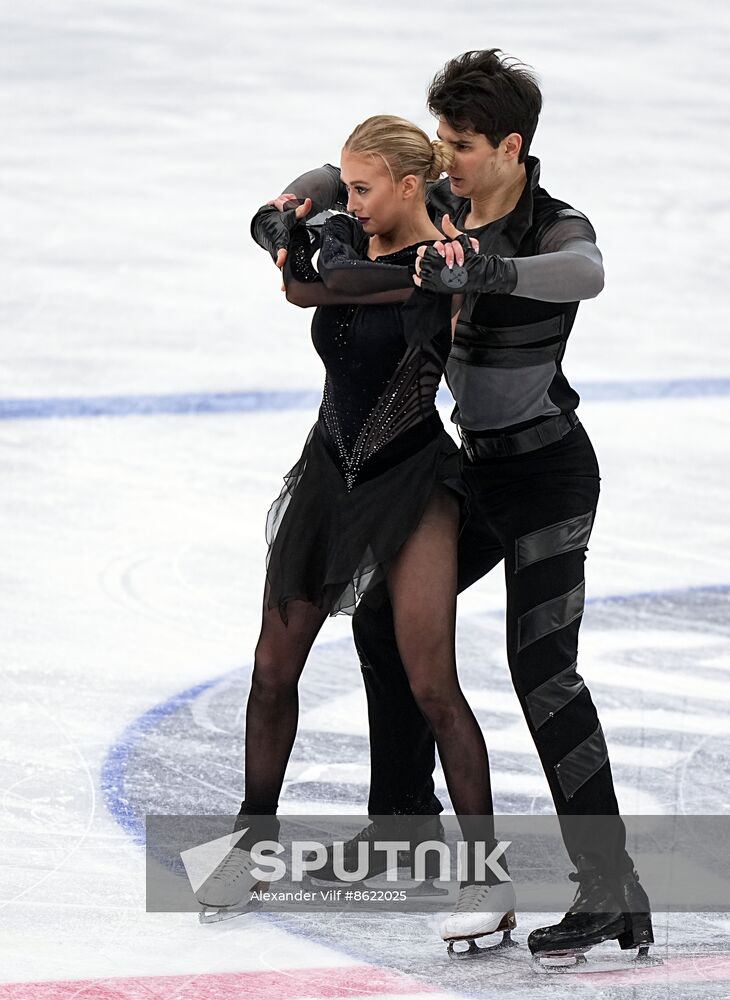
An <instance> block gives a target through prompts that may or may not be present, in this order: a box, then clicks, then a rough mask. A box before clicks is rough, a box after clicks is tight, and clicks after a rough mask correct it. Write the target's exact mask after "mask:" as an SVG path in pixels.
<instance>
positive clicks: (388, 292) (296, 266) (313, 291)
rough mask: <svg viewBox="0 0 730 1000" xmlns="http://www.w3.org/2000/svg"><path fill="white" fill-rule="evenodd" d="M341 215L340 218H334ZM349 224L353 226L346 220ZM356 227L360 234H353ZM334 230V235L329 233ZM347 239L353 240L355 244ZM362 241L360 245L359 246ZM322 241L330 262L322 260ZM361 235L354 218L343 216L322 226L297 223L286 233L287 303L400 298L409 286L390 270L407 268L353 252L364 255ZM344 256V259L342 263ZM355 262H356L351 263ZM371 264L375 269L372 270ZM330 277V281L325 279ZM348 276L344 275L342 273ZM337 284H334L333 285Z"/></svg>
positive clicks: (408, 292) (373, 301) (365, 302)
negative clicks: (288, 236)
mask: <svg viewBox="0 0 730 1000" xmlns="http://www.w3.org/2000/svg"><path fill="white" fill-rule="evenodd" d="M336 219H342V220H343V221H342V222H339V223H338V222H335V220H336ZM350 223H352V224H353V225H352V226H351V225H349V224H350ZM357 228H359V229H360V234H359V235H358V234H357ZM334 231H337V232H338V233H339V237H336V236H335V235H334ZM348 240H352V241H355V240H357V244H356V246H355V245H353V243H351V242H348ZM363 240H364V245H363ZM325 243H326V244H327V248H328V250H327V253H325V258H326V259H327V256H328V254H329V256H330V257H331V258H332V266H331V268H330V266H328V264H327V263H326V262H325V263H324V265H322V253H323V251H324V244H325ZM366 246H367V237H366V236H365V234H364V233H363V231H362V227H358V224H357V223H356V222H355V220H354V219H350V218H349V217H347V216H333V217H332V218H330V219H327V221H326V222H325V223H324V225H317V226H307V225H301V224H300V225H298V226H297V227H296V228H295V229H294V230H293V232H292V235H291V241H290V244H289V254H288V257H287V260H286V263H285V264H284V285H285V287H286V297H287V299H288V301H289V302H293V303H294V304H295V305H298V306H302V307H304V308H307V307H310V306H326V305H348V304H349V305H386V304H398V303H400V302H406V301H407V300H408V299H409V298H410V297H411V295H412V294H413V292H414V290H415V285H414V284H413V282H412V280H410V277H409V283H408V284H405V282H404V279H403V278H402V277H401V278H400V279H399V280H400V284H398V285H394V282H393V277H392V272H393V271H401V272H406V274H408V268H407V267H401V268H397V267H394V266H392V265H388V264H377V263H375V262H374V261H365V260H363V259H362V257H361V256H358V248H359V252H360V253H361V254H362V255H365V251H366ZM317 251H320V254H319V264H320V271H323V272H324V275H325V276H326V280H323V274H322V273H320V271H318V270H317V269H316V268H315V267H314V264H313V258H314V256H315V254H316V253H317ZM347 261H349V262H350V263H349V264H348V263H346V262H347ZM354 263H357V264H359V265H362V267H358V268H353V267H352V266H351V265H352V264H354ZM373 269H375V273H374V272H373ZM333 275H341V277H340V278H339V280H338V278H337V277H335V278H334V280H333V282H332V283H331V282H330V278H332V276H333ZM347 276H349V278H348V277H347ZM338 286H339V287H338Z"/></svg>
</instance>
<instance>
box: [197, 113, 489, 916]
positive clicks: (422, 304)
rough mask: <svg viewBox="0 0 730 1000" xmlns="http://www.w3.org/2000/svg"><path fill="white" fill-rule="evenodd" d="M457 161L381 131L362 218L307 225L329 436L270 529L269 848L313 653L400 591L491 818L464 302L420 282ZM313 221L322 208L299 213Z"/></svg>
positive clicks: (364, 162)
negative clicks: (455, 367) (458, 391)
mask: <svg viewBox="0 0 730 1000" xmlns="http://www.w3.org/2000/svg"><path fill="white" fill-rule="evenodd" d="M450 157H451V153H450V151H449V147H448V146H446V144H445V143H442V142H439V141H436V142H433V143H432V142H431V141H430V140H429V139H428V137H427V136H426V134H425V133H424V132H423V131H421V129H419V128H418V127H417V126H415V125H413V124H411V123H410V122H407V121H405V120H403V119H400V118H395V117H391V116H377V117H374V118H369V119H368V120H367V121H365V122H363V123H362V124H361V125H359V126H358V127H357V128H356V129H355V131H354V132H353V133H352V135H351V136H350V137H349V138H348V140H347V142H346V143H345V145H344V148H343V150H342V159H341V169H342V180H343V182H344V183H345V184H346V186H347V188H348V194H349V198H348V206H347V207H348V211H350V212H352V213H353V214H354V215H355V216H356V218H352V217H350V216H346V215H336V216H332V217H330V218H328V219H327V221H326V222H325V223H324V226H323V227H322V229H321V232H320V233H319V239H316V237H315V236H313V233H312V230H311V229H308V228H307V227H305V226H304V225H299V226H297V227H296V229H295V230H294V232H293V233H292V241H291V243H290V248H289V255H288V260H287V265H286V267H285V271H284V280H285V287H286V293H287V298H288V299H289V300H290V301H292V302H295V303H297V304H299V305H305V306H307V305H316V306H317V309H316V312H315V314H314V319H313V322H312V339H313V342H314V346H315V348H316V349H317V351H318V353H319V354H320V356H321V358H322V360H323V362H324V365H325V369H326V379H325V386H324V395H323V399H322V405H321V408H320V411H319V416H318V419H317V422H316V424H315V426H314V427H313V429H312V430H311V432H310V434H309V437H308V438H307V441H306V444H305V447H304V451H303V453H302V455H301V458H300V459H299V461H298V462H297V464H296V465H295V466H294V468H293V469H292V470H291V471H290V472H289V473H288V475H287V476H286V477H285V486H284V489H283V490H282V492H281V494H280V496H279V497H278V499H277V500H276V501H275V503H274V504H273V506H272V508H271V510H270V512H269V517H268V521H267V540H268V542H269V553H268V558H267V576H266V585H265V592H264V604H263V618H262V627H261V634H260V637H259V640H258V644H257V646H256V655H255V661H254V670H253V678H252V683H251V691H250V694H249V698H248V705H247V711H246V758H245V799H244V801H243V803H242V804H241V812H240V815H239V818H238V819H239V822H237V824H236V826H237V828H238V829H243V827H244V826H249V827H250V828H251V829H255V832H256V834H257V835H258V836H259V837H260V836H261V829H260V824H259V826H258V827H257V824H256V817H264V816H268V817H272V816H274V814H275V813H276V810H277V805H278V800H279V794H280V791H281V787H282V784H283V780H284V774H285V770H286V766H287V763H288V760H289V756H290V753H291V749H292V746H293V743H294V738H295V735H296V731H297V719H298V696H297V685H298V682H299V677H300V675H301V673H302V670H303V668H304V664H305V662H306V659H307V656H308V654H309V651H310V649H311V647H312V643H313V642H314V639H315V637H316V636H317V633H318V632H319V630H320V629H321V627H322V625H323V623H324V621H325V619H326V617H327V616H328V615H331V614H336V613H338V612H343V611H344V612H352V611H353V610H354V607H355V605H356V602H357V600H358V598H359V597H360V596H362V595H363V594H364V593H366V592H367V591H368V590H369V589H370V588H372V587H373V586H375V585H376V584H377V583H379V582H381V581H382V580H383V579H385V581H386V582H387V587H388V590H389V593H390V598H391V601H392V605H393V614H394V622H395V630H396V636H397V641H398V648H399V651H400V653H401V656H402V658H403V662H404V664H405V668H406V673H407V676H408V681H409V684H410V686H411V689H412V691H413V695H414V697H415V699H416V702H417V704H418V706H419V708H420V710H421V712H422V713H423V715H424V716H425V718H426V720H427V721H428V723H429V726H430V728H431V730H432V732H433V734H434V737H435V740H436V744H437V746H438V751H439V757H440V759H441V763H442V766H443V770H444V774H445V776H446V783H447V786H448V790H449V794H450V796H451V802H452V804H453V807H454V810H455V812H456V814H457V815H458V816H459V818H460V822H461V825H462V830H463V831H464V834H465V839H468V833H467V829H465V823H466V827H467V828H468V817H469V816H475V817H476V816H483V815H484V814H487V813H489V812H490V811H491V806H490V802H491V797H490V796H491V792H490V785H489V769H488V763H487V751H486V747H485V744H484V739H483V737H482V733H481V730H480V728H479V725H478V723H477V721H476V719H475V717H474V715H473V713H472V711H471V709H470V707H469V705H468V704H467V701H466V699H465V697H464V694H463V692H462V690H461V688H460V686H459V682H458V679H457V674H456V663H455V616H456V543H457V536H458V529H459V515H460V507H459V500H458V499H457V495H456V492H455V490H456V491H458V457H457V456H458V449H457V447H456V445H455V443H454V441H453V440H452V438H451V437H450V436H449V435H448V434H447V433H446V431H445V430H444V428H443V425H442V423H441V420H440V417H439V415H438V412H437V410H436V406H435V396H436V390H437V388H438V384H439V382H440V380H441V376H442V374H443V371H444V368H445V365H446V359H447V357H448V354H449V351H450V349H451V339H452V317H451V306H452V301H451V299H450V298H449V297H446V296H439V295H436V294H432V293H430V292H425V291H422V290H421V289H418V288H415V287H414V283H413V280H412V276H413V274H414V273H415V262H416V259H417V248H418V247H419V245H423V244H432V243H434V242H435V241H437V240H440V239H442V234H441V233H440V232H439V231H438V230H437V229H436V228H435V226H434V225H433V223H432V222H431V220H430V219H429V217H428V214H427V211H426V205H425V201H424V195H425V184H426V182H427V181H432V180H436V179H437V178H438V177H439V176H440V174H441V173H442V172H443V171H444V169H446V167H447V166H448V163H449V161H450ZM310 207H311V202H309V199H308V200H307V202H305V203H304V205H303V206H301V207H300V209H298V210H297V217H298V218H303V217H304V215H305V214H306V213H307V212H308V210H309V208H310ZM313 239H314V242H313ZM317 249H318V250H319V259H318V262H317V270H316V271H315V269H314V267H313V266H312V263H311V261H312V257H313V255H314V253H315V251H316V250H317ZM404 298H405V299H406V301H403V300H404ZM269 822H270V821H269ZM276 832H277V831H276V830H273V829H269V828H267V830H266V833H267V835H268V836H272V835H273V836H275V834H276ZM238 846H239V847H243V840H242V841H241V842H239V845H238ZM237 853H238V852H237V851H236V850H235V849H234V850H233V851H232V852H231V854H232V855H235V854H237ZM227 863H228V862H224V863H223V865H222V866H221V869H219V870H217V872H216V873H214V876H211V878H210V879H209V880H208V883H210V885H208V883H206V885H205V886H203V890H202V898H201V893H200V892H199V894H198V899H199V900H200V901H201V902H203V903H205V904H206V905H209V906H222V905H227V904H228V905H229V904H230V903H231V902H233V901H234V900H235V895H236V890H235V885H234V886H233V888H232V887H231V885H230V884H229V885H227V886H226V885H225V884H224V882H225V879H224V878H223V876H225V874H226V873H225V872H223V871H222V869H224V868H225V867H226V864H227ZM228 868H229V869H231V871H232V870H233V869H234V868H235V859H234V861H232V862H230V863H228ZM217 874H220V875H221V878H219V879H218V882H216V879H215V876H216V875H217ZM230 874H231V872H230V871H229V872H228V875H229V876H230ZM229 881H230V880H229ZM234 883H235V879H234Z"/></svg>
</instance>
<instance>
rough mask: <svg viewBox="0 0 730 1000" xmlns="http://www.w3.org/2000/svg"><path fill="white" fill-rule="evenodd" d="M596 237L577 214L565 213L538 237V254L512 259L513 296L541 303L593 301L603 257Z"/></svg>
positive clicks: (598, 282)
mask: <svg viewBox="0 0 730 1000" xmlns="http://www.w3.org/2000/svg"><path fill="white" fill-rule="evenodd" d="M595 241H596V234H595V231H594V229H593V226H592V225H591V224H590V222H589V221H588V219H587V218H586V217H585V216H584V215H583V214H582V213H580V212H576V211H574V210H568V211H565V212H563V213H561V214H560V216H559V217H558V218H557V219H556V220H555V221H554V222H553V223H552V224H550V225H549V226H547V227H546V228H545V229H544V230H543V231H542V233H540V234H539V235H538V247H539V253H538V254H537V255H536V256H534V257H514V258H512V259H513V260H514V263H515V267H516V268H517V284H516V285H515V288H514V291H513V292H512V294H513V295H520V296H522V297H523V298H526V299H541V300H542V301H543V302H580V301H581V300H583V299H593V298H595V297H596V295H598V293H599V292H600V291H601V290H602V288H603V280H604V276H603V257H602V256H601V251H600V250H599V249H598V247H597V246H596V242H595Z"/></svg>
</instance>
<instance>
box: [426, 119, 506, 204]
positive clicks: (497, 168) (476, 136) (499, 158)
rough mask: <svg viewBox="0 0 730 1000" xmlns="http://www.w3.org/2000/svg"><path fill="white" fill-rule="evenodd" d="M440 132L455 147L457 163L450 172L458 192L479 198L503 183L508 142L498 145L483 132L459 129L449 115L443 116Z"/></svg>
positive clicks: (458, 194)
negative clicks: (460, 130)
mask: <svg viewBox="0 0 730 1000" xmlns="http://www.w3.org/2000/svg"><path fill="white" fill-rule="evenodd" d="M436 135H437V136H438V137H439V139H443V141H444V142H448V143H449V145H450V146H451V148H452V149H453V151H454V155H455V159H454V163H453V166H452V167H451V169H450V170H449V171H448V174H449V180H450V181H451V190H452V191H453V193H454V194H455V195H457V196H458V197H459V198H475V197H476V198H478V197H479V196H480V195H484V194H487V193H488V192H489V191H490V190H492V189H493V188H495V187H497V186H499V183H500V179H501V174H502V167H503V159H504V151H503V148H502V147H503V145H504V143H500V144H499V146H498V147H497V149H495V148H494V146H493V145H492V144H491V143H490V141H489V140H488V139H487V137H486V136H485V135H483V134H482V133H481V132H472V131H470V130H467V131H465V132H457V131H456V129H454V128H452V126H451V125H449V123H448V122H447V121H446V119H445V118H439V124H438V130H437V132H436Z"/></svg>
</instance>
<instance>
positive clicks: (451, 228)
mask: <svg viewBox="0 0 730 1000" xmlns="http://www.w3.org/2000/svg"><path fill="white" fill-rule="evenodd" d="M441 230H442V232H443V233H444V235H445V236H448V241H443V240H438V241H437V242H436V243H434V244H433V247H427V246H425V245H424V246H421V247H419V248H418V250H417V251H416V253H417V254H418V259H417V260H416V274H415V275H414V277H413V281H414V282H415V283H416V285H418V287H419V288H420V287H421V284H422V278H421V277H420V275H421V262H422V260H423V258H424V256H425V255H426V252H427V251H429V250H431V249H433V250H435V251H436V253H438V255H439V256H440V257H441V258H442V259H443V265H445V266H446V267H447V268H449V269H450V270H451V269H452V268H453V267H454V264H456V265H457V267H460V268H461V267H463V266H464V252H465V249H468V246H467V245H466V242H465V241H466V238H467V237H466V236H465V234H464V233H460V232H459V230H458V229H457V228H456V226H455V225H454V224H453V222H452V221H451V219H450V218H449V216H448V215H444V217H443V219H442V220H441ZM459 237H461V238H462V239H461V241H460V240H459ZM469 243H470V244H471V249H472V250H474V251H478V250H479V240H477V239H475V238H474V237H473V236H470V237H469ZM443 265H442V266H443ZM417 275H418V277H417ZM450 291H453V289H450Z"/></svg>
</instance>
